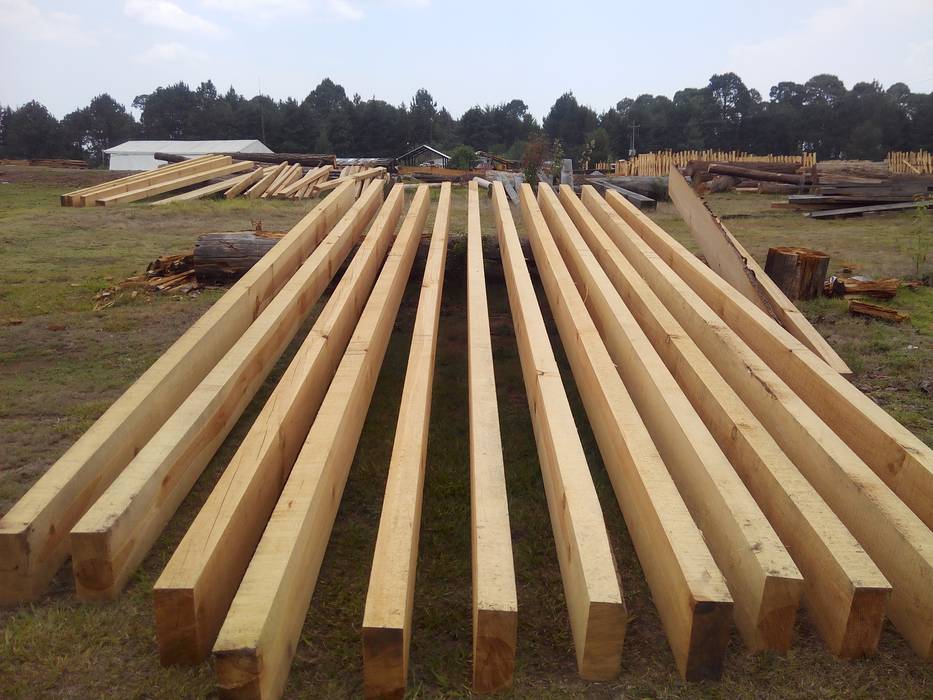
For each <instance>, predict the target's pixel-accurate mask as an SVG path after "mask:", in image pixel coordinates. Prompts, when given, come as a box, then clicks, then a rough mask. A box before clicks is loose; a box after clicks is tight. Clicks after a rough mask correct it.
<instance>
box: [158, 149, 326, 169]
mask: <svg viewBox="0 0 933 700" xmlns="http://www.w3.org/2000/svg"><path fill="white" fill-rule="evenodd" d="M214 155H215V156H229V157H230V158H234V159H236V160H251V161H253V162H255V163H273V164H276V165H277V164H278V163H281V162H282V161H283V160H287V161H288V162H289V163H300V164H301V165H303V166H304V167H306V168H317V167H320V166H322V165H330V166H332V167H333V166H334V165H336V162H337V157H336V156H333V155H326V154H323V153H215V154H214ZM152 157H153V158H155V159H156V160H164V161H166V162H167V163H180V162H182V161H184V160H187V159H186V158H185V157H184V156H180V155H178V154H176V153H154V154H153V156H152Z"/></svg>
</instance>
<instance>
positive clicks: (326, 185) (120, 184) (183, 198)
mask: <svg viewBox="0 0 933 700" xmlns="http://www.w3.org/2000/svg"><path fill="white" fill-rule="evenodd" d="M385 172H386V170H385V168H363V167H362V166H347V167H345V168H342V169H341V170H339V171H334V168H333V166H331V165H324V166H320V167H317V168H307V169H305V168H302V166H301V164H300V163H289V162H288V161H282V162H281V163H279V164H278V165H270V166H262V165H259V166H257V165H256V164H255V163H253V162H252V161H240V160H236V161H235V160H233V159H232V158H231V157H230V156H229V155H226V156H224V155H217V156H215V155H206V156H201V157H198V158H192V159H191V160H185V161H181V162H179V163H172V164H171V165H166V166H163V167H160V168H156V169H155V170H149V171H145V172H141V173H136V174H135V175H129V176H127V177H123V178H119V179H117V180H111V181H109V182H105V183H102V184H100V185H95V186H93V187H87V188H84V189H82V190H76V191H74V192H68V193H66V194H63V195H62V196H61V204H62V206H70V207H84V206H93V205H98V206H111V205H114V204H126V203H130V202H137V201H141V200H149V199H153V198H155V197H158V196H159V195H163V194H169V196H168V197H163V198H162V199H156V200H155V201H152V202H151V203H152V204H154V205H165V204H173V203H176V202H187V201H192V200H196V199H203V198H205V197H212V196H218V195H223V197H224V199H233V198H235V197H240V196H242V197H246V198H248V199H273V198H274V199H307V198H310V197H317V196H321V195H322V194H325V193H328V192H330V191H332V190H334V189H336V188H337V187H338V186H340V185H342V184H343V183H344V182H345V181H353V182H356V184H357V188H358V190H359V191H360V192H361V191H362V190H363V189H364V188H365V187H366V186H367V185H368V184H369V182H370V181H371V180H372V179H375V178H382V177H384V175H385ZM331 175H334V177H333V178H332V177H331ZM231 176H232V177H231ZM203 183H208V184H203ZM195 185H201V186H200V187H196V188H195V189H190V188H191V187H193V186H195ZM177 190H182V191H181V192H180V193H179V194H171V193H172V192H175V191H177Z"/></svg>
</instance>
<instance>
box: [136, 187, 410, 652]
mask: <svg viewBox="0 0 933 700" xmlns="http://www.w3.org/2000/svg"><path fill="white" fill-rule="evenodd" d="M403 199H404V195H403V189H402V187H401V186H400V185H397V186H396V187H395V188H393V190H392V191H391V192H390V193H389V196H388V197H387V198H386V201H385V204H383V206H382V209H381V210H380V211H379V214H378V215H377V216H376V218H375V220H374V221H373V224H372V226H371V227H370V229H369V232H368V234H367V235H366V237H365V239H364V240H363V243H362V244H361V245H360V248H359V250H358V251H357V253H356V255H355V256H354V258H353V260H352V261H351V262H350V264H349V266H348V267H347V269H346V271H345V272H344V274H343V276H342V277H341V280H340V283H339V284H338V285H337V287H336V288H335V289H334V291H333V293H332V294H331V295H330V298H329V299H328V301H327V304H326V305H325V306H324V308H323V309H322V310H321V313H320V315H319V316H318V317H317V320H316V321H315V322H314V326H313V327H312V328H311V331H310V332H309V333H308V336H307V338H305V340H304V342H303V343H302V345H301V347H300V348H299V349H298V352H297V353H296V354H295V357H294V358H293V359H292V361H291V363H290V364H289V366H288V369H287V370H286V371H285V373H284V374H283V375H282V378H281V379H280V380H279V382H278V384H277V385H276V388H275V390H274V391H273V392H272V395H271V396H270V397H269V399H268V401H267V402H266V404H265V406H264V407H263V409H262V411H261V412H260V413H259V415H258V416H257V417H256V420H255V421H254V422H253V425H252V426H251V428H250V430H249V432H248V433H247V435H246V437H245V438H244V439H243V442H242V443H240V446H239V447H238V448H237V451H236V454H234V456H233V458H232V459H231V460H230V464H229V465H228V466H227V468H226V470H225V471H224V473H223V474H222V475H221V477H220V479H219V480H218V482H217V484H216V485H215V486H214V489H213V491H212V492H211V495H210V496H208V499H207V501H206V502H205V503H204V506H203V507H202V508H201V510H200V512H199V513H198V515H197V517H196V518H195V519H194V522H193V523H192V524H191V527H189V528H188V532H187V533H186V534H185V537H184V538H183V539H182V541H181V543H180V544H179V545H178V548H177V549H176V550H175V553H174V554H173V555H172V558H171V559H170V560H169V563H168V565H167V566H166V567H165V569H164V570H163V572H162V575H161V576H160V577H159V579H158V581H156V584H155V588H154V591H153V595H154V597H153V603H154V607H155V622H156V636H157V639H158V643H159V655H160V658H161V660H162V663H163V664H175V663H180V664H194V663H198V662H200V661H202V660H204V659H205V658H206V657H207V656H208V655H209V654H210V650H211V646H212V645H213V643H214V639H215V638H216V637H217V633H218V632H219V631H220V627H221V625H222V624H223V619H224V616H225V615H226V613H227V610H228V608H229V607H230V603H231V601H232V600H233V596H234V595H235V593H236V588H237V586H238V585H239V583H240V580H241V579H242V578H243V574H244V572H245V571H246V568H247V566H248V565H249V560H250V557H251V556H252V553H253V551H254V550H255V548H256V544H257V543H258V542H259V539H260V537H261V536H262V531H263V528H265V526H266V522H267V521H268V520H269V515H270V514H271V513H272V509H273V508H274V507H275V503H276V501H277V500H278V497H279V494H280V493H281V490H282V486H283V485H284V484H285V481H286V479H287V478H288V475H289V473H290V471H291V468H292V465H293V464H294V462H295V458H296V457H297V456H298V451H299V449H300V448H301V444H302V442H303V441H304V438H305V436H306V435H307V433H308V429H309V428H310V427H311V424H312V422H313V421H314V417H315V415H316V414H317V409H318V408H319V407H320V405H321V401H322V400H323V398H324V393H325V392H326V391H327V387H328V386H329V384H330V380H331V378H332V377H333V375H334V372H335V371H336V368H337V364H338V363H339V362H340V359H341V357H342V356H343V351H344V349H345V348H346V345H347V343H348V342H349V339H350V335H351V333H352V332H353V329H354V328H355V326H356V323H357V321H358V320H359V316H360V313H361V311H362V309H363V305H364V304H365V303H366V300H367V299H368V297H369V293H370V291H371V289H372V286H373V283H374V281H375V279H376V275H377V274H378V272H379V269H380V268H381V266H382V262H383V260H384V259H385V256H386V253H387V252H388V250H389V246H390V245H391V241H392V236H393V234H394V233H395V229H396V227H397V224H398V220H399V217H400V216H401V211H402V204H403Z"/></svg>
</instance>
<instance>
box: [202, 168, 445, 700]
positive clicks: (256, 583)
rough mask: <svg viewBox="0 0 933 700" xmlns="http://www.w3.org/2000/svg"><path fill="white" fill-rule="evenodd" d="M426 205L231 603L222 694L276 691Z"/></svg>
mask: <svg viewBox="0 0 933 700" xmlns="http://www.w3.org/2000/svg"><path fill="white" fill-rule="evenodd" d="M350 186H351V187H352V183H350ZM429 204H430V197H429V196H428V190H427V189H426V188H425V189H424V190H420V191H419V192H418V193H417V194H416V195H415V197H414V201H413V202H412V205H411V207H410V208H409V210H408V213H407V215H406V216H405V220H404V222H403V223H402V227H401V229H400V230H399V234H398V236H397V237H396V239H395V243H394V244H393V246H392V250H391V251H390V252H389V256H388V258H387V259H386V264H385V266H384V267H383V269H382V272H381V273H380V275H379V278H378V279H377V280H376V285H375V287H374V288H373V292H372V295H371V296H370V298H369V301H368V302H367V303H366V307H365V308H364V309H363V314H362V316H360V322H359V324H357V327H356V330H355V331H354V333H353V336H352V337H351V339H350V343H349V345H348V346H347V351H346V353H344V356H343V359H342V360H341V362H340V365H339V366H338V367H337V371H336V373H335V374H334V379H333V381H332V382H331V384H330V387H329V388H328V390H327V394H326V395H325V397H324V402H323V403H322V404H321V408H320V409H319V410H318V414H317V417H316V418H315V420H314V424H313V425H312V426H311V430H310V431H309V432H308V436H307V438H306V439H305V441H304V446H303V447H302V449H301V452H300V453H299V454H298V458H297V460H296V461H295V465H294V467H292V472H291V474H290V475H289V477H288V481H287V482H286V484H285V487H284V489H283V490H282V495H281V496H280V498H279V501H278V503H277V504H276V506H275V509H274V510H273V511H272V517H271V518H270V519H269V525H268V526H267V527H266V529H265V532H264V533H263V536H262V539H261V540H260V542H259V545H258V546H257V547H256V552H255V554H253V558H252V561H251V562H250V565H249V568H248V569H247V570H246V575H245V576H244V577H243V581H242V582H241V583H240V587H239V589H238V590H237V593H236V596H235V597H234V599H233V603H232V605H231V606H230V612H229V613H228V614H227V618H226V620H225V621H224V624H223V627H222V628H221V630H220V634H219V635H218V637H217V641H216V643H215V644H214V669H215V670H216V672H217V682H218V687H219V690H220V694H221V697H224V698H238V699H244V698H263V699H264V700H265V699H271V698H279V697H281V696H282V693H283V690H284V688H285V682H286V680H287V679H288V670H289V667H290V666H291V663H292V658H293V657H294V654H295V649H296V647H297V644H298V639H299V637H300V635H301V628H302V627H303V626H304V622H305V616H306V615H307V611H308V605H309V604H310V602H311V595H312V593H313V592H314V586H315V584H316V583H317V577H318V573H319V572H320V568H321V561H322V560H323V558H324V552H325V550H326V549H327V542H328V540H329V539H330V533H331V529H332V528H333V524H334V518H335V517H336V515H337V509H338V507H339V506H340V499H341V497H342V495H343V489H344V486H345V485H346V481H347V474H348V472H349V470H350V465H351V463H352V461H353V455H354V453H355V452H356V447H357V443H358V441H359V437H360V432H361V431H362V429H363V421H364V420H365V418H366V412H367V409H368V407H369V402H370V400H371V398H372V393H373V389H374V388H375V385H376V379H377V377H378V375H379V368H380V366H381V365H382V359H383V357H384V355H385V350H386V346H387V345H388V342H389V337H390V335H391V334H392V327H393V325H394V322H395V317H396V315H397V313H398V308H399V303H400V302H401V299H402V294H403V293H404V291H405V286H406V283H407V281H408V276H409V274H410V272H411V266H412V262H413V261H414V258H415V253H416V252H417V250H418V244H419V242H420V240H421V232H422V230H423V229H424V223H425V220H426V218H427V214H428V209H429Z"/></svg>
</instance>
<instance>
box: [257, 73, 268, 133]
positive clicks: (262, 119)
mask: <svg viewBox="0 0 933 700" xmlns="http://www.w3.org/2000/svg"><path fill="white" fill-rule="evenodd" d="M258 82H259V131H260V132H261V133H262V142H263V143H265V142H266V119H265V117H264V116H263V113H262V78H259V79H258Z"/></svg>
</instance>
